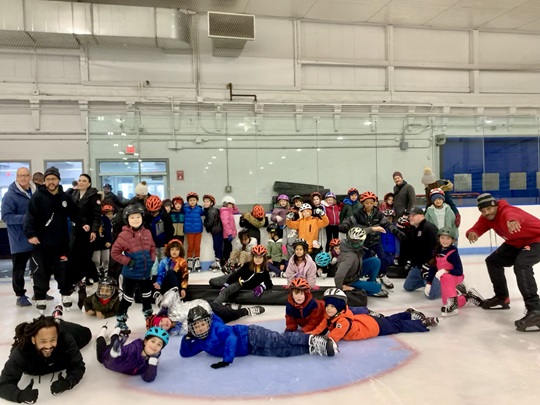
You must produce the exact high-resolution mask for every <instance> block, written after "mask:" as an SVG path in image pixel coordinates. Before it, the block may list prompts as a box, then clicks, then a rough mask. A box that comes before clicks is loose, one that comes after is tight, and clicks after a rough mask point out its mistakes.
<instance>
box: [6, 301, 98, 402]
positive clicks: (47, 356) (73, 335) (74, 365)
mask: <svg viewBox="0 0 540 405" xmlns="http://www.w3.org/2000/svg"><path fill="white" fill-rule="evenodd" d="M58 308H59V309H58ZM61 308H62V307H61V306H59V307H57V308H56V309H55V316H56V319H55V316H43V315H42V316H40V317H39V318H35V319H34V320H33V321H32V322H23V323H21V324H19V325H17V327H16V328H15V337H14V338H13V340H14V343H13V345H12V348H11V353H10V355H9V359H8V361H7V362H6V364H5V365H4V369H3V370H2V374H1V375H0V398H3V399H5V400H8V401H12V402H19V403H21V402H24V403H28V404H32V403H34V402H36V400H37V398H38V394H39V392H38V390H37V388H34V379H33V378H32V380H31V381H30V384H28V386H26V387H25V388H24V389H22V390H21V389H19V387H18V386H17V384H18V383H19V381H20V379H21V377H22V375H23V374H24V373H26V374H29V375H32V376H33V375H37V376H42V375H45V374H49V373H53V376H52V378H51V381H52V380H53V379H54V373H56V372H58V371H61V370H66V376H65V377H64V376H63V375H62V373H59V374H58V378H57V379H56V380H55V381H53V382H52V384H51V387H50V389H51V393H52V394H53V395H58V394H61V393H62V392H64V391H67V390H70V389H71V388H73V387H74V386H75V385H77V383H78V382H79V381H80V380H81V378H82V377H83V375H84V372H85V365H84V361H83V358H82V355H81V352H80V351H79V350H80V349H81V348H82V347H84V346H86V344H88V342H89V341H90V339H91V338H92V332H91V331H90V329H88V328H86V327H84V326H81V325H78V324H75V323H71V322H66V321H63V320H61V319H60V318H59V317H58V315H60V316H61Z"/></svg>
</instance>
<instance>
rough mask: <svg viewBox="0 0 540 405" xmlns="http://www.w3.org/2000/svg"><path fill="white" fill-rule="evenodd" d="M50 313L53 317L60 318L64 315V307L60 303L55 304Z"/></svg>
mask: <svg viewBox="0 0 540 405" xmlns="http://www.w3.org/2000/svg"><path fill="white" fill-rule="evenodd" d="M51 315H52V316H53V317H54V319H62V318H63V316H64V307H63V306H62V304H58V305H56V306H55V307H54V309H53V312H52V314H51Z"/></svg>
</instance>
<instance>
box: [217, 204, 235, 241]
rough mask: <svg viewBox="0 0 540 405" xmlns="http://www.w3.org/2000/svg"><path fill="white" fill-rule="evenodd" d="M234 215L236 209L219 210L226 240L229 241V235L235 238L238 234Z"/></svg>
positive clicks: (224, 208) (225, 208)
mask: <svg viewBox="0 0 540 405" xmlns="http://www.w3.org/2000/svg"><path fill="white" fill-rule="evenodd" d="M234 214H236V212H235V209H234V208H228V207H223V208H220V209H219V216H220V218H221V224H222V225H223V238H224V239H227V237H228V236H229V235H231V236H232V237H233V238H234V237H235V236H236V235H237V233H238V232H237V231H236V223H235V222H234Z"/></svg>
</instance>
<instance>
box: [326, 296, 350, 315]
mask: <svg viewBox="0 0 540 405" xmlns="http://www.w3.org/2000/svg"><path fill="white" fill-rule="evenodd" d="M324 303H325V304H326V305H328V304H332V305H333V306H335V307H336V309H337V310H338V312H341V311H344V310H345V307H346V306H347V303H346V302H345V301H343V300H342V299H339V298H336V297H324Z"/></svg>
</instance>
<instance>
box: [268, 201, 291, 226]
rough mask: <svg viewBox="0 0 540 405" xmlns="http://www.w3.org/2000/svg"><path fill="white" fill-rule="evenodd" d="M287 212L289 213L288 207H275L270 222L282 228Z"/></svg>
mask: <svg viewBox="0 0 540 405" xmlns="http://www.w3.org/2000/svg"><path fill="white" fill-rule="evenodd" d="M287 211H289V207H288V206H286V207H282V206H281V205H276V206H275V207H274V209H273V210H272V215H270V220H271V221H272V222H275V223H276V224H278V225H279V226H280V227H282V228H283V226H284V225H285V217H286V216H287ZM278 217H279V218H278Z"/></svg>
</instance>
